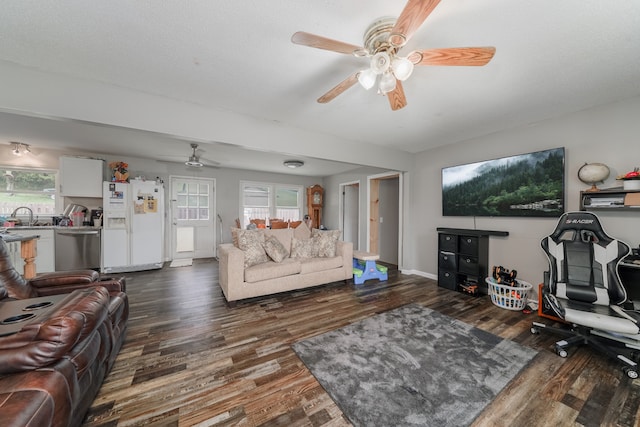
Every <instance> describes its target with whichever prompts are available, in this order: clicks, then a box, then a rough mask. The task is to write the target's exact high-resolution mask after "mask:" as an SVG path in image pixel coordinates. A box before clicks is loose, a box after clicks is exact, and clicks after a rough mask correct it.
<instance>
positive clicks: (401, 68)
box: [391, 57, 413, 82]
mask: <svg viewBox="0 0 640 427" xmlns="http://www.w3.org/2000/svg"><path fill="white" fill-rule="evenodd" d="M391 69H392V70H393V74H395V76H396V78H397V79H398V80H400V81H401V82H403V81H405V80H407V79H408V78H409V76H410V75H411V73H412V72H413V62H411V61H409V60H408V59H407V58H401V57H396V58H394V59H393V61H391Z"/></svg>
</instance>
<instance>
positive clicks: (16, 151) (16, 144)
mask: <svg viewBox="0 0 640 427" xmlns="http://www.w3.org/2000/svg"><path fill="white" fill-rule="evenodd" d="M12 144H13V145H14V146H13V150H11V152H12V153H13V155H14V156H22V152H21V151H20V143H19V142H13V143H12Z"/></svg>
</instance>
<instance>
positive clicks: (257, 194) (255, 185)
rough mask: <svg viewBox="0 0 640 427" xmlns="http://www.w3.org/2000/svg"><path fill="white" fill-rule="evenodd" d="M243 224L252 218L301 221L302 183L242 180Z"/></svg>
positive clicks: (267, 220) (241, 208)
mask: <svg viewBox="0 0 640 427" xmlns="http://www.w3.org/2000/svg"><path fill="white" fill-rule="evenodd" d="M240 188H241V193H242V196H241V206H240V210H241V212H242V226H243V227H245V226H246V225H247V224H249V221H250V220H251V219H264V220H266V222H267V225H268V224H269V219H270V218H278V219H281V220H283V221H299V220H300V219H301V217H302V215H301V212H302V202H303V200H302V195H303V187H302V186H301V185H284V184H267V183H263V182H241V183H240Z"/></svg>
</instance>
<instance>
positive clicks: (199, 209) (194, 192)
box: [177, 183, 210, 221]
mask: <svg viewBox="0 0 640 427" xmlns="http://www.w3.org/2000/svg"><path fill="white" fill-rule="evenodd" d="M177 208H178V212H177V218H178V220H201V221H208V220H209V215H210V213H209V184H198V183H183V184H182V187H181V188H180V189H178V197H177Z"/></svg>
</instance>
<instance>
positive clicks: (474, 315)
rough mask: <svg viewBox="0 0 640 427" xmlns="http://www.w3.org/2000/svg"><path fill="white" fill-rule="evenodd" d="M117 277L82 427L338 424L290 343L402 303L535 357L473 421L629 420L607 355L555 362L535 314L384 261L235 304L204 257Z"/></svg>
mask: <svg viewBox="0 0 640 427" xmlns="http://www.w3.org/2000/svg"><path fill="white" fill-rule="evenodd" d="M126 276H127V289H128V292H127V293H128V296H129V302H130V306H131V307H130V313H131V314H130V318H129V330H128V334H127V340H126V341H125V344H124V346H123V348H122V350H121V352H120V354H119V355H118V358H117V360H116V364H115V366H114V368H113V370H112V371H111V373H110V374H109V376H108V378H107V379H106V381H105V382H104V384H103V386H102V388H101V390H100V393H99V395H98V396H97V398H96V399H95V401H94V403H93V405H92V407H91V409H90V412H89V414H88V415H87V418H86V420H85V422H84V426H85V427H97V426H100V427H111V426H120V427H122V426H140V425H145V426H154V425H158V426H160V425H162V426H202V427H204V426H251V427H255V426H313V427H321V426H322V427H329V426H340V427H342V426H349V425H350V424H349V422H348V421H347V420H346V419H345V417H344V415H343V414H342V412H341V411H340V409H339V408H338V406H337V405H336V404H335V402H333V400H331V398H330V397H329V395H328V394H327V393H326V392H325V390H324V389H323V388H322V387H321V386H320V384H319V383H318V382H317V380H316V379H315V378H314V377H313V375H311V373H310V372H309V370H308V369H307V368H306V367H305V366H304V364H303V363H302V361H301V360H300V359H299V358H298V357H297V355H296V354H295V353H294V352H293V350H292V349H291V344H292V343H294V342H296V341H299V340H302V339H305V338H308V337H311V336H314V335H317V334H320V333H324V332H327V331H331V330H334V329H336V328H339V327H341V326H344V325H347V324H350V323H353V322H356V321H358V320H361V319H364V318H367V317H370V316H373V315H375V314H376V313H381V312H384V311H388V310H392V309H394V308H397V307H400V306H402V305H405V304H409V303H418V304H421V305H423V306H425V307H429V308H431V309H433V310H437V311H439V312H441V313H443V314H446V315H448V316H451V317H454V318H456V319H459V320H461V321H464V322H466V323H468V324H470V325H473V326H476V327H478V328H481V329H483V330H486V331H489V332H492V333H494V334H496V335H499V336H501V337H503V338H507V339H511V340H513V341H516V342H518V343H520V344H522V345H525V346H528V347H531V348H532V349H534V350H537V351H538V352H539V353H538V355H537V356H536V357H535V358H534V360H533V361H532V362H531V363H530V364H529V365H528V366H527V367H526V368H525V369H524V370H523V371H522V372H521V373H520V374H519V375H518V376H517V377H516V378H515V379H514V380H513V381H512V382H511V383H510V384H508V385H507V387H506V388H505V389H504V390H503V391H502V392H501V393H500V394H499V395H498V396H497V397H496V399H495V400H494V401H493V402H492V403H491V404H490V405H489V406H488V407H487V408H486V409H485V411H484V412H483V413H482V414H481V415H480V416H479V417H478V418H477V419H476V420H475V421H474V424H473V425H474V426H476V427H480V426H511V425H527V426H549V425H554V426H555V425H559V426H560V425H593V422H598V423H600V424H602V425H611V426H619V427H626V426H629V427H630V426H635V425H638V422H639V418H638V413H639V411H640V408H639V406H640V403H639V401H640V380H630V379H629V378H627V377H626V376H625V375H624V374H623V373H622V371H621V369H620V367H619V366H618V365H617V364H616V363H615V362H613V361H611V360H609V359H606V358H605V357H603V356H601V355H599V354H597V353H595V352H594V351H593V350H591V349H588V348H580V349H577V350H571V354H570V355H569V357H568V358H566V359H563V358H560V357H558V356H556V355H555V353H554V352H553V343H554V342H555V341H556V339H557V337H554V336H553V335H550V334H545V333H541V334H539V335H533V334H531V333H530V331H529V329H530V326H531V321H533V320H538V321H540V319H538V318H537V316H536V315H535V314H530V315H526V314H523V313H521V312H518V311H510V310H505V309H502V308H499V307H496V306H495V305H493V304H492V303H491V301H490V300H489V298H488V297H486V296H484V297H473V296H470V295H466V294H462V293H457V292H453V291H449V290H446V289H443V288H439V287H438V286H437V285H436V283H435V282H434V281H433V280H430V279H426V278H423V277H420V276H413V275H403V274H401V273H399V272H398V271H397V269H394V268H391V269H390V271H389V280H388V281H386V282H379V281H376V280H373V281H367V282H365V284H363V285H354V284H353V283H352V282H348V283H345V282H339V283H332V284H328V285H325V286H320V287H316V288H312V289H305V290H300V291H295V292H290V293H284V294H278V295H274V296H269V297H263V298H255V299H251V300H246V301H240V302H238V303H237V304H236V305H235V306H230V305H228V304H227V303H226V302H225V300H224V297H223V295H222V292H221V290H220V287H219V285H218V264H217V261H215V260H211V259H208V260H195V261H194V264H193V265H192V266H190V267H180V268H167V267H165V268H163V269H161V270H153V271H146V272H137V273H127V274H126ZM542 321H543V322H545V323H549V322H547V321H546V320H544V319H543V320H542Z"/></svg>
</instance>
